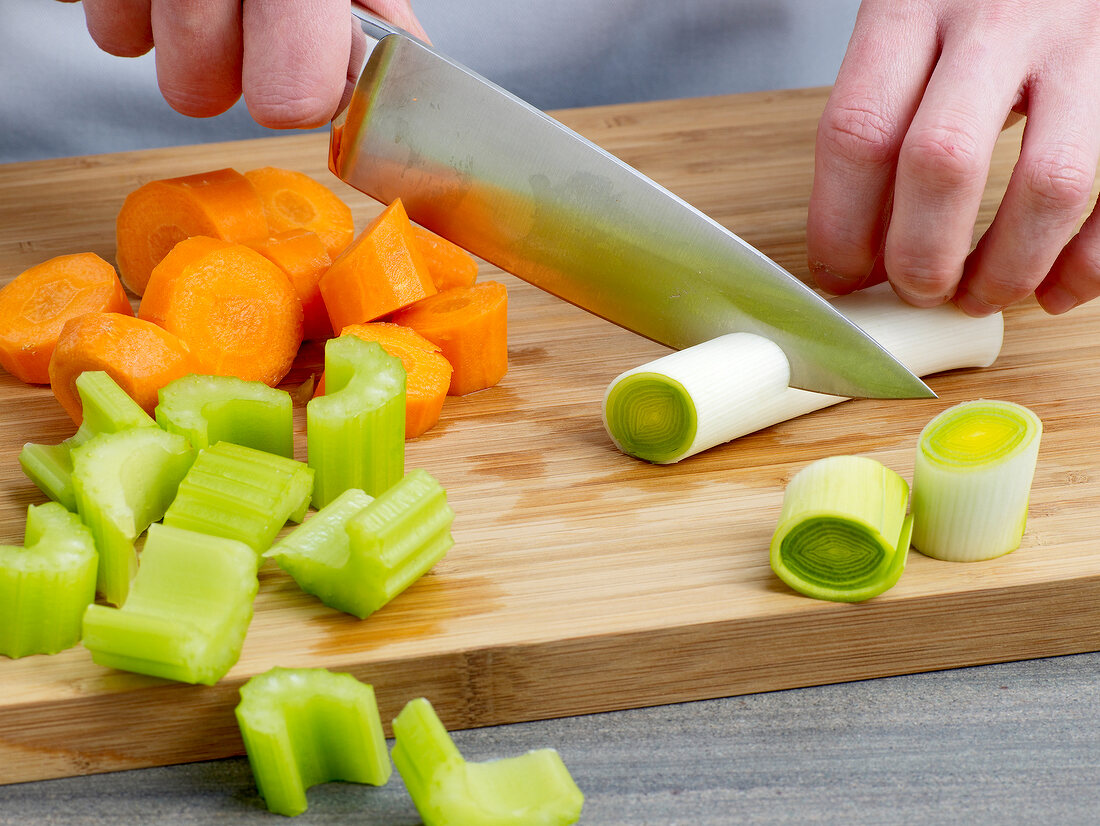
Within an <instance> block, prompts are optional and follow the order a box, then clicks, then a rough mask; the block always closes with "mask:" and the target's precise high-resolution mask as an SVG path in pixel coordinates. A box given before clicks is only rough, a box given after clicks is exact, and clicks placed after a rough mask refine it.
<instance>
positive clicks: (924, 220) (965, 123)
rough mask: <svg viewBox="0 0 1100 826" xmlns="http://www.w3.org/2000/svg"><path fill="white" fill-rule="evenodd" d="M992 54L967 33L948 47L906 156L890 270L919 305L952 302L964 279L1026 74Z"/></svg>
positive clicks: (890, 240)
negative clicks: (1004, 131) (995, 159)
mask: <svg viewBox="0 0 1100 826" xmlns="http://www.w3.org/2000/svg"><path fill="white" fill-rule="evenodd" d="M1002 45H1003V44H1002ZM1009 51H1010V52H1012V51H1014V53H1015V54H1017V55H1018V54H1019V53H1020V52H1021V51H1022V50H1020V49H1016V50H1011V49H1009ZM988 54H990V50H989V49H988V48H987V47H986V46H985V44H983V43H982V42H980V40H979V39H978V38H972V37H970V36H969V34H968V33H967V32H965V31H964V32H963V33H961V35H960V36H955V37H952V38H950V39H949V40H947V41H945V42H944V45H943V52H942V54H941V57H940V59H939V61H938V63H937V65H936V69H935V71H934V72H933V73H932V77H931V79H930V80H929V82H928V88H927V89H926V90H925V94H924V98H923V99H922V101H921V104H920V107H919V108H918V109H917V113H916V115H915V116H914V117H913V122H912V124H910V127H909V131H908V133H907V134H906V136H905V140H904V141H903V143H902V147H901V152H900V154H899V156H898V168H897V180H896V181H895V184H894V206H893V213H892V215H891V220H890V229H889V232H888V233H887V236H886V247H885V253H884V255H885V262H886V271H887V272H888V273H889V275H890V282H891V284H892V285H893V287H894V290H895V292H897V294H898V295H899V296H900V297H901V298H902V299H904V300H905V301H907V302H909V303H910V304H913V305H915V306H918V307H929V306H935V305H937V304H942V303H943V302H945V301H947V300H948V299H949V298H950V297H951V296H952V295H953V294H954V293H955V289H956V287H957V286H958V284H959V281H960V280H961V279H962V275H963V265H964V262H965V260H966V257H967V255H968V254H969V252H970V248H971V243H972V240H973V235H974V223H975V221H976V220H977V217H978V210H979V208H980V207H981V200H982V195H983V193H984V191H985V182H986V178H987V176H988V172H989V165H990V162H991V159H992V154H993V146H994V144H995V143H996V141H997V137H998V136H999V134H1000V131H1001V128H1002V126H1003V125H1004V122H1005V118H1006V117H1007V115H1008V113H1009V110H1010V109H1011V106H1012V103H1013V101H1014V100H1016V98H1017V93H1018V91H1019V88H1020V85H1021V82H1020V79H1021V78H1022V77H1023V75H1024V66H1023V65H1022V63H1020V64H1019V65H1016V60H1014V59H1013V58H1010V60H1013V63H1012V64H1010V65H1008V66H1005V65H1002V64H1000V63H998V64H997V65H990V63H991V58H986V57H985V56H986V55H988ZM1017 59H1018V58H1017Z"/></svg>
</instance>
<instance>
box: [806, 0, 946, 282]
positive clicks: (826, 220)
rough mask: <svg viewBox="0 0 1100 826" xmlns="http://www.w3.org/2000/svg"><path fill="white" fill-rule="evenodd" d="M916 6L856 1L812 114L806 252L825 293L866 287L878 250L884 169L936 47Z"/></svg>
mask: <svg viewBox="0 0 1100 826" xmlns="http://www.w3.org/2000/svg"><path fill="white" fill-rule="evenodd" d="M925 6H926V4H923V3H906V2H896V0H893V2H890V1H889V0H888V1H887V2H866V3H864V4H863V7H862V8H861V10H860V13H859V16H858V17H857V20H856V25H855V28H854V30H853V34H852V39H851V41H850V42H849V44H848V51H847V54H846V55H845V58H844V62H843V63H842V65H841V68H840V73H839V74H838V76H837V80H836V84H835V85H834V87H833V92H832V94H831V95H830V96H829V101H828V103H827V104H826V107H825V112H824V114H823V115H822V118H821V122H820V125H819V127H818V133H817V143H816V147H815V156H814V180H813V189H812V192H811V195H810V206H809V215H808V220H807V225H806V249H807V255H808V258H809V262H810V270H811V272H812V273H813V274H814V278H815V279H816V281H817V283H818V285H819V286H820V287H822V288H823V289H825V290H828V291H829V292H833V293H847V292H851V291H852V290H853V289H856V288H858V287H860V286H863V285H864V284H865V283H867V281H868V280H869V278H870V277H871V276H870V273H871V272H872V270H873V268H874V262H875V260H876V258H877V257H878V255H879V252H880V250H881V248H882V240H883V237H884V233H885V224H886V216H887V215H888V214H889V213H888V211H887V204H888V203H889V199H890V193H891V188H892V185H893V179H894V166H895V163H896V161H897V157H898V152H899V150H900V148H901V143H902V138H903V136H904V134H905V131H906V129H907V127H908V125H909V122H910V120H911V119H912V117H913V113H914V112H915V111H916V109H917V105H918V103H919V102H920V97H921V93H922V90H923V89H924V85H925V83H926V82H927V79H928V76H929V74H930V73H931V71H932V66H933V63H934V61H935V56H936V51H937V44H936V41H935V30H936V26H935V21H934V20H932V19H931V18H929V17H928V14H927V12H926V10H925Z"/></svg>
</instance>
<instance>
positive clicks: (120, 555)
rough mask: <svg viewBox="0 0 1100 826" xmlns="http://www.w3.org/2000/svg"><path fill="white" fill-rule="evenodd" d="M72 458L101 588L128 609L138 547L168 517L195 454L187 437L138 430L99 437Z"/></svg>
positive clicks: (78, 505)
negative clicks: (96, 554)
mask: <svg viewBox="0 0 1100 826" xmlns="http://www.w3.org/2000/svg"><path fill="white" fill-rule="evenodd" d="M72 457H73V475H72V479H73V491H74V494H75V498H76V509H77V512H78V513H79V514H80V518H81V519H82V520H83V521H84V524H85V525H87V526H88V527H89V528H90V529H91V531H92V536H94V537H95V544H96V550H98V551H99V578H98V583H97V588H98V589H99V591H100V592H101V593H102V594H103V596H104V598H105V599H106V600H107V601H108V602H110V603H111V604H113V605H122V603H123V602H125V600H126V595H127V593H128V592H129V590H130V581H131V580H132V579H133V577H134V572H135V571H136V570H137V551H136V550H135V548H134V542H135V541H136V540H137V538H138V536H140V535H141V533H142V532H143V531H144V530H145V529H146V528H148V527H149V525H150V524H152V523H153V522H156V521H157V520H159V519H160V518H161V517H162V516H164V512H165V511H166V510H167V508H168V505H169V503H171V501H172V499H173V497H174V496H175V495H176V488H177V486H178V485H179V483H180V480H181V479H183V477H184V474H185V473H187V470H188V468H190V467H191V462H192V461H193V460H194V451H192V450H191V446H190V445H189V444H188V443H187V440H186V439H185V438H183V437H182V436H178V435H176V434H174V433H165V432H164V431H163V430H161V429H160V428H159V427H136V428H132V429H130V430H120V431H119V432H117V433H100V434H98V435H96V436H93V437H92V438H91V439H89V440H88V441H87V442H85V443H84V444H82V445H78V446H77V447H74V448H73V451H72Z"/></svg>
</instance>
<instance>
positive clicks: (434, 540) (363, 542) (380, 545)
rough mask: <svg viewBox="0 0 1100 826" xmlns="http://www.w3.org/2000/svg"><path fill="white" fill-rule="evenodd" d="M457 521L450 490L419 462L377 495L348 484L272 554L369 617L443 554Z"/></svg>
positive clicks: (319, 590)
mask: <svg viewBox="0 0 1100 826" xmlns="http://www.w3.org/2000/svg"><path fill="white" fill-rule="evenodd" d="M453 521H454V511H452V510H451V508H450V506H449V505H448V504H447V494H446V492H445V491H444V490H443V488H442V487H440V485H439V482H437V481H436V480H435V479H434V478H432V476H431V475H430V474H429V473H428V472H427V471H424V470H419V469H417V470H413V471H410V472H409V473H408V474H407V475H406V476H405V477H404V478H403V479H402V480H401V481H400V482H398V483H397V484H396V485H393V486H392V487H391V488H390V489H389V490H387V491H386V492H385V493H383V494H382V495H381V496H379V497H378V498H377V499H373V500H372V499H371V497H370V496H368V495H367V494H365V493H363V491H361V490H356V489H354V488H353V489H351V490H346V491H344V492H343V493H342V494H340V496H338V497H336V499H334V500H333V501H332V502H330V503H329V504H328V505H326V506H325V507H324V508H322V509H321V510H320V511H318V512H317V513H316V514H314V515H313V516H312V517H310V519H308V520H307V521H306V522H305V523H304V524H302V525H300V526H299V527H297V528H295V529H294V530H293V531H292V532H291V533H290V534H288V535H287V536H286V537H284V538H283V539H282V540H281V541H279V542H278V543H276V544H275V545H274V546H272V548H271V550H269V551H268V552H267V553H266V554H265V556H270V557H274V558H275V560H276V561H277V562H278V563H279V565H280V566H281V567H282V568H283V569H284V570H285V571H286V572H287V573H289V574H290V575H291V576H292V577H293V578H294V580H295V582H297V583H298V585H299V586H300V587H301V588H302V590H303V591H306V592H307V593H310V594H313V595H315V596H316V597H318V598H319V599H320V600H321V601H322V602H323V603H325V605H328V606H330V607H332V608H336V609H337V610H340V611H346V612H347V613H349V614H354V615H355V616H357V617H359V618H360V619H363V618H365V617H366V616H368V615H369V614H372V613H374V612H375V611H377V610H378V609H379V608H381V607H382V606H383V605H385V604H386V603H388V602H389V601H390V600H392V599H393V598H394V597H395V596H397V595H398V594H400V593H401V592H402V591H404V590H405V589H406V588H408V587H409V586H410V585H411V584H412V583H413V582H415V581H416V580H417V579H419V578H420V577H421V576H423V575H424V574H425V573H427V572H428V570H430V569H431V567H432V566H433V565H435V564H436V563H437V562H438V561H439V560H440V559H442V558H443V556H444V555H445V554H446V553H447V551H448V549H450V547H451V545H453V544H454V540H453V539H452V538H451V530H450V529H451V523H452V522H453Z"/></svg>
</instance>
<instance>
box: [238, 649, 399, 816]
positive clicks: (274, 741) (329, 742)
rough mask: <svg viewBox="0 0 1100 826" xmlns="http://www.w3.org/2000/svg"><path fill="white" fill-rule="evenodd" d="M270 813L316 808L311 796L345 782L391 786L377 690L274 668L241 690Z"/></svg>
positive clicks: (346, 677)
mask: <svg viewBox="0 0 1100 826" xmlns="http://www.w3.org/2000/svg"><path fill="white" fill-rule="evenodd" d="M236 714H237V723H238V725H239V726H240V729H241V737H242V739H243V740H244V747H245V751H246V752H247V753H248V762H249V764H250V765H251V766H252V774H253V776H254V777H255V778H256V786H257V788H259V790H260V795H261V796H262V797H263V799H264V802H266V803H267V808H268V809H270V810H271V811H273V812H276V813H277V814H281V815H297V814H301V813H302V812H304V811H305V810H306V808H307V807H308V803H307V801H306V790H307V789H309V788H311V787H312V786H316V785H318V784H320V783H328V782H330V781H333V780H344V781H347V782H351V783H367V784H370V785H372V786H383V785H385V784H386V782H387V781H388V780H389V779H390V774H391V773H392V771H393V768H392V766H391V765H390V756H389V752H388V751H387V750H386V737H385V735H384V734H383V733H382V719H381V717H380V716H379V714H378V703H377V702H376V701H375V698H374V688H373V687H371V686H370V685H367V684H366V683H361V682H360V681H359V680H357V679H355V677H353V676H351V675H350V674H337V673H333V672H331V671H327V670H326V669H323V668H279V667H276V668H272V669H271V670H269V671H266V672H264V673H263V674H257V675H256V676H254V677H252V678H251V679H250V680H249V681H248V682H247V683H245V684H244V685H243V686H241V702H240V703H239V704H238V705H237V708H236Z"/></svg>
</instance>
